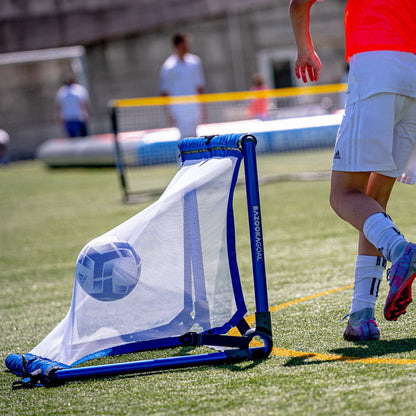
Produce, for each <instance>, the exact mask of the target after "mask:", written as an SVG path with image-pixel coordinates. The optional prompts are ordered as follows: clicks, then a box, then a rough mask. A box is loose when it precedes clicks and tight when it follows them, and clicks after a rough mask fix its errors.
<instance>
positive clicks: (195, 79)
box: [159, 33, 205, 139]
mask: <svg viewBox="0 0 416 416" xmlns="http://www.w3.org/2000/svg"><path fill="white" fill-rule="evenodd" d="M189 43H190V37H189V35H188V34H185V33H175V34H174V35H173V36H172V46H173V50H174V53H173V54H172V55H170V56H169V57H168V58H167V59H166V61H165V62H164V63H163V65H162V67H161V69H160V75H159V90H160V94H161V95H162V96H164V97H174V96H180V95H199V94H203V93H204V89H205V78H204V73H203V69H202V61H201V59H200V58H199V57H198V56H197V55H194V54H192V53H190V52H189V50H190V46H189ZM167 112H168V113H167V115H168V119H169V122H170V123H171V124H172V125H174V126H176V127H177V128H178V130H179V132H180V136H181V137H180V138H181V139H183V138H185V137H196V136H197V132H196V129H197V126H198V125H199V124H201V123H202V122H204V121H205V120H204V119H205V115H204V113H205V106H201V105H200V104H199V103H190V104H172V105H169V107H167Z"/></svg>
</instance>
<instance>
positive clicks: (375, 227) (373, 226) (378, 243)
mask: <svg viewBox="0 0 416 416" xmlns="http://www.w3.org/2000/svg"><path fill="white" fill-rule="evenodd" d="M363 233H364V235H365V237H366V238H367V240H368V241H369V242H370V243H371V244H373V245H374V247H376V248H377V249H378V251H380V253H381V254H383V256H384V257H386V258H387V260H389V261H391V262H392V263H395V262H396V261H397V259H398V258H399V257H400V256H401V255H402V254H403V252H404V249H405V247H406V245H407V240H406V239H405V238H404V237H403V235H402V234H401V233H400V231H399V230H398V229H397V227H396V226H395V225H394V223H393V221H392V220H391V218H390V217H389V216H388V215H387V214H385V213H384V212H377V213H376V214H373V215H371V216H370V217H368V218H367V220H366V222H365V223H364V227H363Z"/></svg>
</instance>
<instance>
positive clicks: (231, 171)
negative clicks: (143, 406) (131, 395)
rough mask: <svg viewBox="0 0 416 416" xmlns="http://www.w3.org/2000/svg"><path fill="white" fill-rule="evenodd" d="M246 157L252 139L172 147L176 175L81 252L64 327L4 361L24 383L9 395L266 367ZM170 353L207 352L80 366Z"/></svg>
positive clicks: (267, 332) (259, 246) (261, 268)
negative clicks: (249, 284)
mask: <svg viewBox="0 0 416 416" xmlns="http://www.w3.org/2000/svg"><path fill="white" fill-rule="evenodd" d="M255 146H256V139H255V137H254V136H252V135H235V134H230V135H222V136H212V137H201V138H193V139H184V140H182V141H181V143H180V144H179V150H180V155H181V160H182V164H181V168H180V169H179V171H178V173H177V174H176V175H175V176H174V178H173V179H172V181H171V182H170V184H169V185H168V187H167V188H166V190H165V192H164V193H163V194H162V195H161V196H160V198H159V199H158V200H157V201H156V202H154V203H153V204H151V205H150V206H148V207H147V208H145V209H144V210H142V211H141V212H139V213H137V214H136V215H134V216H133V217H131V218H130V219H128V220H127V221H125V222H123V223H122V224H120V225H118V226H117V227H115V228H113V229H112V230H110V231H108V232H107V233H105V234H103V235H101V236H99V237H97V238H95V239H93V240H91V241H90V242H89V243H88V244H87V245H86V246H85V247H84V248H83V250H82V251H81V253H80V255H79V257H78V259H77V262H76V267H75V282H74V289H73V295H72V302H71V307H70V309H69V312H68V314H67V315H66V317H65V318H64V319H63V320H62V321H61V322H60V323H59V324H58V325H57V326H56V327H55V328H54V329H53V330H52V331H51V332H50V333H49V335H47V336H46V337H45V338H44V339H43V341H41V342H40V343H39V344H38V345H37V346H36V347H35V348H33V349H32V350H31V351H30V352H29V353H27V354H11V355H9V356H8V357H7V358H6V365H7V367H8V369H9V370H10V371H12V372H14V373H15V374H16V375H18V376H21V377H22V379H21V380H18V381H15V382H14V383H13V387H14V388H19V387H31V386H37V385H44V386H56V385H60V384H62V383H65V382H67V381H70V380H78V379H85V378H95V377H103V376H109V375H115V374H126V373H139V372H148V371H157V370H162V369H163V370H166V369H172V368H181V367H190V366H200V365H210V364H224V363H234V362H241V361H244V360H258V359H264V358H266V357H268V355H269V354H270V352H271V350H272V345H273V341H272V325H271V317H270V312H269V307H268V298H267V286H266V273H265V262H264V248H263V232H262V222H261V212H260V197H259V188H258V176H257V166H256V153H255ZM242 161H244V172H245V182H246V199H247V209H248V222H249V235H250V243H251V260H252V273H253V280H254V299H255V325H254V327H252V328H251V327H250V325H249V324H248V323H247V320H246V319H245V315H246V313H247V308H246V304H245V299H244V295H243V290H242V285H241V282H240V275H239V268H238V264H237V254H236V244H235V239H236V236H235V224H234V210H233V195H234V188H235V185H236V182H237V177H238V172H239V168H240V165H241V162H242ZM231 329H233V331H232V334H233V335H231V334H230V331H231ZM236 330H238V333H239V334H240V335H234V334H235V333H237V331H236ZM254 341H256V342H254ZM258 341H260V344H259V343H258ZM259 345H260V346H259ZM177 346H192V347H199V346H213V347H215V352H204V353H200V354H195V351H193V353H192V354H190V355H183V356H173V357H166V358H158V359H153V360H139V361H133V362H123V363H113V364H108V363H105V364H99V365H86V362H87V361H89V360H92V359H96V358H99V357H107V356H114V355H119V354H125V353H133V352H140V351H144V350H153V349H159V348H166V347H177Z"/></svg>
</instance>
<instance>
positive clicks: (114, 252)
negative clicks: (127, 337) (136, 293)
mask: <svg viewBox="0 0 416 416" xmlns="http://www.w3.org/2000/svg"><path fill="white" fill-rule="evenodd" d="M140 272H141V259H140V257H139V255H138V254H137V252H136V250H135V249H134V248H133V247H132V246H131V245H130V244H129V243H128V242H126V241H121V240H119V239H118V238H117V237H111V236H109V237H99V238H96V239H95V240H92V241H90V242H89V243H88V244H87V245H86V246H85V247H84V248H83V249H82V251H81V253H80V254H79V256H78V260H77V264H76V267H75V278H76V279H77V280H78V282H79V284H80V285H81V287H82V288H83V289H84V291H85V292H86V293H88V295H90V296H92V297H93V298H95V299H97V300H100V301H104V302H108V301H115V300H119V299H122V298H124V297H125V296H127V295H128V294H129V293H130V292H131V291H132V290H133V289H134V288H135V287H136V285H137V283H138V282H139V277H140Z"/></svg>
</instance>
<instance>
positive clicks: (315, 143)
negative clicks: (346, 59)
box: [37, 114, 342, 167]
mask: <svg viewBox="0 0 416 416" xmlns="http://www.w3.org/2000/svg"><path fill="white" fill-rule="evenodd" d="M341 119H342V114H328V115H320V116H311V117H299V118H290V119H281V120H269V121H261V120H244V121H240V122H232V123H215V124H204V125H200V126H199V127H198V135H199V136H212V135H217V134H230V133H233V134H240V133H241V134H244V133H248V134H254V135H255V136H256V138H257V141H258V142H257V147H256V151H257V153H272V152H285V151H294V150H302V149H311V148H319V147H331V146H333V145H334V143H335V138H336V133H337V130H338V127H339V125H340V123H341ZM118 137H119V143H120V146H121V153H122V154H123V155H128V163H129V164H132V165H134V166H146V165H156V164H164V163H176V160H177V154H178V140H179V132H178V130H177V129H176V128H168V129H161V130H147V131H133V132H122V133H119V136H118ZM37 158H38V159H40V160H41V161H43V162H44V163H45V164H46V165H48V166H50V167H64V166H80V167H83V166H114V165H115V162H114V137H113V135H112V134H103V135H94V136H88V137H86V138H77V139H51V140H47V141H45V142H44V143H42V145H40V146H39V148H38V150H37Z"/></svg>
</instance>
